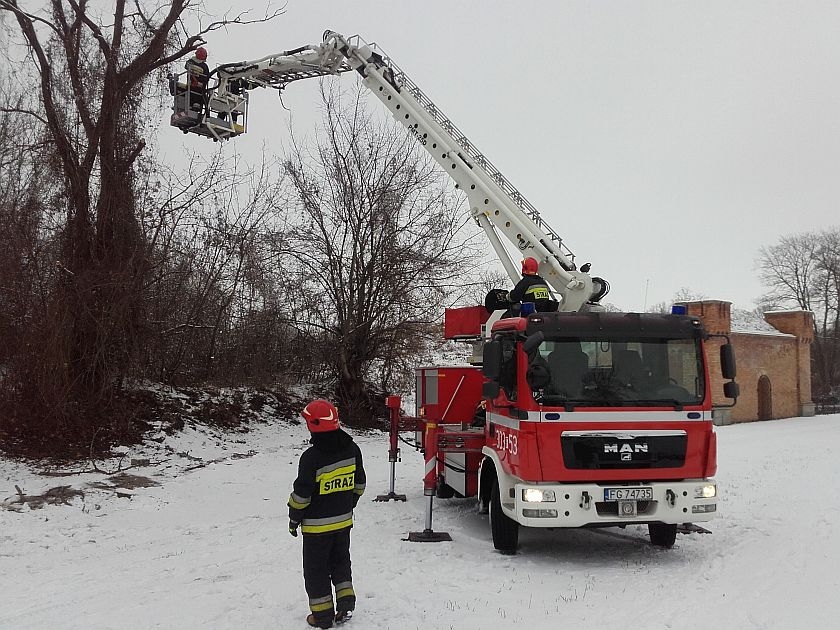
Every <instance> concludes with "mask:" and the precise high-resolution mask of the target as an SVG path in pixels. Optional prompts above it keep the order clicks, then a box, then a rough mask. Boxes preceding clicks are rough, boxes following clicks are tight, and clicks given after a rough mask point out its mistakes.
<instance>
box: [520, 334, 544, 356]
mask: <svg viewBox="0 0 840 630" xmlns="http://www.w3.org/2000/svg"><path fill="white" fill-rule="evenodd" d="M543 341H545V335H544V334H543V331H541V330H538V331H537V332H535V333H534V334H533V335H531V336H530V337H528V338H527V339H526V340H525V342H524V343H523V344H522V349H523V350H524V351H525V354H531V352H533V351H534V350H536V349H537V348H539V347H540V344H541V343H542V342H543Z"/></svg>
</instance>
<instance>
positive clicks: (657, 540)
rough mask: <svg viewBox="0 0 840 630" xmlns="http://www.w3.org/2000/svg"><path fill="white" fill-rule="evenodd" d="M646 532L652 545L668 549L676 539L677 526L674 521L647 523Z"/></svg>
mask: <svg viewBox="0 0 840 630" xmlns="http://www.w3.org/2000/svg"><path fill="white" fill-rule="evenodd" d="M648 534H649V535H650V543H651V544H652V545H655V546H656V547H665V548H666V549H670V548H671V547H673V546H674V541H675V540H676V539H677V526H676V524H675V523H672V524H668V523H648Z"/></svg>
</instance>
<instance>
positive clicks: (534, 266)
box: [522, 256, 540, 276]
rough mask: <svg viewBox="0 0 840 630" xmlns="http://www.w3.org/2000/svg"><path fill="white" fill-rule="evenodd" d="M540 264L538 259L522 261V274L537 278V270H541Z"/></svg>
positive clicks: (529, 258)
mask: <svg viewBox="0 0 840 630" xmlns="http://www.w3.org/2000/svg"><path fill="white" fill-rule="evenodd" d="M539 267H540V264H539V263H538V262H537V259H536V258H531V257H530V256H529V257H528V258H525V259H523V260H522V273H523V275H528V276H535V275H537V270H538V269H539Z"/></svg>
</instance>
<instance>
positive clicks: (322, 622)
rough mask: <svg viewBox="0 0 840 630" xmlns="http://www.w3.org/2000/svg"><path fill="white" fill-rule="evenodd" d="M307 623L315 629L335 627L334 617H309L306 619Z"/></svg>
mask: <svg viewBox="0 0 840 630" xmlns="http://www.w3.org/2000/svg"><path fill="white" fill-rule="evenodd" d="M306 623H308V624H309V625H310V626H312V627H313V628H332V627H333V619H332V616H329V617H321V618H316V617H315V615H308V616H307V617H306Z"/></svg>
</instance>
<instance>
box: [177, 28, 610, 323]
mask: <svg viewBox="0 0 840 630" xmlns="http://www.w3.org/2000/svg"><path fill="white" fill-rule="evenodd" d="M351 70H355V71H356V72H358V73H359V74H360V75H361V76H362V77H363V83H364V85H365V86H366V87H367V88H368V89H369V90H370V91H371V92H372V93H373V94H374V95H375V96H376V97H377V98H378V99H379V100H380V101H382V103H383V104H384V105H385V107H387V108H388V110H389V111H390V112H391V114H392V115H393V116H394V118H395V119H396V120H398V121H399V122H400V123H402V124H403V126H405V127H406V128H407V129H408V130H409V132H410V133H411V134H412V135H413V136H414V137H415V138H416V139H417V141H418V142H419V143H420V144H421V145H422V146H423V148H425V149H426V151H428V153H429V154H430V155H431V156H432V158H434V160H435V161H436V162H437V163H438V164H439V165H440V166H441V167H442V168H443V170H444V171H446V173H448V174H449V176H450V177H452V179H453V180H455V183H456V185H457V187H458V188H460V189H461V190H462V191H464V192H465V193H466V195H467V199H468V201H469V206H470V212H471V214H472V216H473V218H474V219H475V220H476V222H477V223H478V225H480V226H481V227H482V229H483V230H484V232H485V233H486V234H487V237H488V239H489V240H490V243H491V245H492V246H493V249H494V250H495V252H496V255H497V256H498V258H499V260H500V261H501V263H502V265H503V266H504V268H505V270H506V271H507V273H508V275H509V276H510V278H511V281H513V282H514V283H516V282H517V281H518V279H519V277H520V275H519V270H518V268H517V266H516V265H515V264H514V262H513V261H512V260H511V258H510V255H509V254H508V252H507V250H506V248H505V246H504V245H503V243H502V241H501V239H500V236H499V234H500V233H501V234H502V235H504V237H505V238H506V239H507V240H508V241H509V242H510V243H512V244H513V245H514V246H515V247H516V248H517V249H518V250H519V251H520V252H521V253H522V256H523V257H525V256H532V257H534V258H535V259H537V261H538V262H539V272H540V275H541V276H542V277H543V278H545V280H546V281H547V282H548V283H549V285H550V286H551V287H552V288H553V289H554V290H555V291H556V293H557V294H558V297H559V298H560V307H559V309H560V310H561V311H579V310H585V309H587V308H588V307H589V306H591V305H592V304H595V303H597V302H598V301H599V300H600V299H601V298H602V297H603V296H604V295H606V293H607V291H608V290H609V285H608V284H607V282H606V281H605V280H603V279H601V278H593V277H591V276H590V275H589V273H587V272H588V265H584V266H583V270H581V269H578V268H577V266H576V265H575V262H574V258H575V257H574V254H573V253H572V252H571V250H569V248H568V247H567V246H566V245H565V243H564V242H563V240H562V239H561V238H560V236H559V235H558V234H557V233H556V232H555V231H554V230H553V229H551V227H550V226H549V225H548V224H547V223H546V222H545V221H544V220H543V218H542V217H541V216H540V213H539V212H538V211H537V209H536V208H535V207H534V206H533V205H532V204H531V203H530V202H529V201H528V200H527V199H525V197H524V196H523V195H522V194H521V193H520V192H519V191H518V190H517V189H516V188H514V187H513V185H511V183H510V182H509V181H508V180H507V179H506V178H505V177H504V176H503V175H502V174H501V173H500V172H499V170H498V169H497V168H496V167H494V166H493V164H491V163H490V161H489V160H488V159H487V158H486V157H485V156H484V155H483V154H482V153H481V152H480V151H479V150H478V149H477V148H476V147H475V145H474V144H473V143H472V142H470V140H469V139H468V138H467V137H466V136H465V135H464V134H463V133H461V131H460V130H459V129H458V128H457V127H456V126H455V125H454V124H453V123H452V121H450V120H449V119H448V118H447V117H446V116H445V115H444V114H443V113H442V112H441V111H440V109H438V107H437V106H436V105H435V104H434V103H433V102H432V101H431V99H429V98H428V97H427V96H426V95H425V94H424V93H423V92H422V91H421V90H420V88H419V87H418V86H417V85H416V84H415V83H414V82H413V81H412V80H411V79H410V78H409V77H408V75H406V74H405V73H404V72H403V71H402V70H401V69H400V68H399V67H398V66H397V65H396V64H395V63H394V62H393V61H392V60H391V59H390V58H389V57H388V56H387V55H385V54H384V53H383V52H382V51H381V50H379V49H378V48H377V47H376V45H375V44H367V43H365V42H364V41H362V40H361V38H360V37H359V36H353V37H349V38H345V37H344V36H342V35H340V34H338V33H335V32H334V31H326V32H325V33H324V38H323V42H322V43H321V44H318V45H311V46H303V47H301V48H297V49H294V50H289V51H285V52H282V53H279V54H277V55H270V56H268V57H263V58H262V59H257V60H255V61H246V62H239V63H228V64H223V65H221V66H219V67H218V68H216V69H215V70H213V72H212V73H211V75H215V76H216V79H217V81H216V83H215V84H214V85H213V86H211V87H209V88H208V90H207V94H206V95H205V103H206V107H205V109H204V111H203V112H202V113H201V114H200V115H198V116H196V115H195V114H192V118H190V117H186V118H185V117H184V116H183V112H180V113H181V114H182V115H181V116H180V117H178V116H179V111H178V97H177V96H176V107H175V115H173V122H172V124H173V125H176V126H179V127H180V128H181V129H182V130H183V131H184V132H185V133H187V132H192V133H199V134H202V135H205V136H209V137H213V138H214V139H219V140H224V139H227V138H230V137H233V136H236V135H240V134H241V133H244V132H245V131H246V129H247V121H246V120H245V117H246V115H247V102H248V90H251V89H254V88H256V87H271V88H275V89H278V90H282V89H283V88H285V87H286V86H287V85H288V84H289V83H292V82H293V81H298V80H301V79H308V78H313V77H320V76H325V75H336V74H341V73H343V72H348V71H351ZM187 102H189V99H187ZM185 120H186V123H185Z"/></svg>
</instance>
